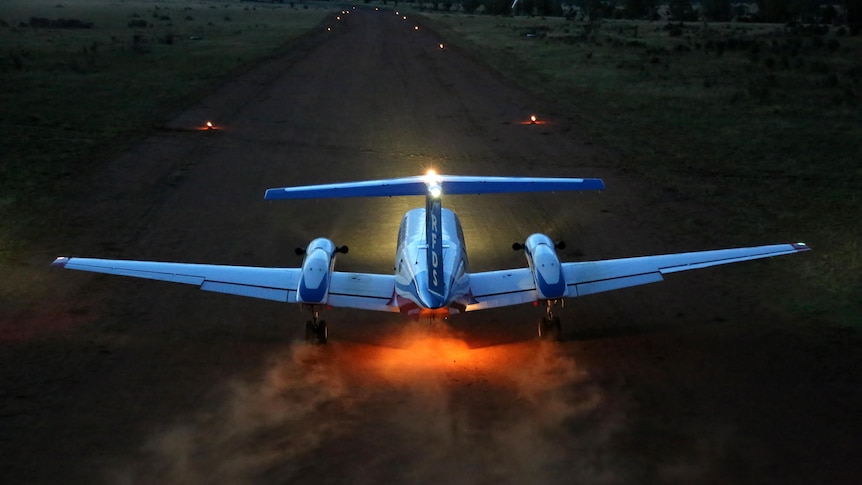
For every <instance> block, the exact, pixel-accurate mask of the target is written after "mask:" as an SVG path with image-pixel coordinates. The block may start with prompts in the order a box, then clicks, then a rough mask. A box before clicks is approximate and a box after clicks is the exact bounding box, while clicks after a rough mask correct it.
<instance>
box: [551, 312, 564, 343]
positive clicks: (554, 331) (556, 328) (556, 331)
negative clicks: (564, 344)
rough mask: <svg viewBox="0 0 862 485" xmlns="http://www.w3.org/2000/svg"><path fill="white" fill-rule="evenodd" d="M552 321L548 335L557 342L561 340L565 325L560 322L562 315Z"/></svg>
mask: <svg viewBox="0 0 862 485" xmlns="http://www.w3.org/2000/svg"><path fill="white" fill-rule="evenodd" d="M550 323H551V324H550V329H549V331H548V337H549V338H550V339H551V340H553V341H555V342H559V341H560V339H561V338H562V336H563V326H562V324H560V317H554V318H552V319H551V322H550Z"/></svg>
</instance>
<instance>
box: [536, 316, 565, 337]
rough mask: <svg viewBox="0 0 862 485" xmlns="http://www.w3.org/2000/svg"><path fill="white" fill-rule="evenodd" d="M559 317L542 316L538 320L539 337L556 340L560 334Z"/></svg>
mask: <svg viewBox="0 0 862 485" xmlns="http://www.w3.org/2000/svg"><path fill="white" fill-rule="evenodd" d="M561 333H562V332H561V325H560V317H553V318H542V319H541V320H540V321H539V338H540V339H542V340H551V341H557V340H560V334H561Z"/></svg>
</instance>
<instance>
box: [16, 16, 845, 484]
mask: <svg viewBox="0 0 862 485" xmlns="http://www.w3.org/2000/svg"><path fill="white" fill-rule="evenodd" d="M417 26H418V27H419V28H418V29H416V28H415V27H417ZM332 27H333V29H332V31H331V32H326V31H325V30H324V29H322V28H321V29H319V32H315V33H313V34H311V35H310V36H307V37H305V38H303V39H301V40H300V41H298V42H297V43H295V44H294V45H293V46H292V47H291V49H289V50H288V51H286V52H285V53H284V54H283V55H282V56H279V57H277V58H275V59H272V60H271V61H268V62H267V63H265V64H262V65H260V66H258V67H256V68H254V69H253V70H251V71H249V72H247V73H244V74H242V75H239V76H237V77H236V78H235V79H233V80H232V81H230V82H228V83H227V84H225V85H224V86H221V87H219V88H218V89H216V90H214V92H213V93H212V94H211V95H210V96H208V97H207V98H206V99H204V100H203V101H202V102H201V103H200V104H198V105H197V106H194V107H192V108H191V109H190V110H188V111H186V112H183V113H182V114H180V115H179V116H177V117H176V118H175V119H173V120H171V121H170V122H168V123H166V124H165V126H163V127H161V128H160V129H158V130H154V132H153V133H152V135H150V136H148V137H146V138H145V139H143V140H142V141H140V142H139V143H137V144H135V145H134V146H132V147H130V148H129V149H128V150H127V151H126V152H125V153H124V154H123V155H122V156H119V157H117V158H116V159H115V160H113V161H111V162H110V163H109V164H107V165H106V168H105V169H104V170H101V171H99V172H98V173H97V174H96V175H95V176H93V177H92V178H90V179H88V180H86V181H82V190H81V194H80V197H78V198H76V199H75V200H71V201H70V202H69V207H68V209H67V215H66V218H65V219H64V220H65V221H66V227H63V228H62V229H60V230H58V233H60V234H63V237H62V240H56V241H53V242H52V243H51V244H49V245H47V247H44V248H37V249H34V255H33V256H32V259H31V260H27V261H23V262H19V263H18V264H16V265H15V266H14V267H12V268H10V270H9V271H10V275H11V278H10V279H9V281H14V282H16V283H14V284H15V285H17V287H18V289H17V295H18V297H19V301H18V302H17V303H16V305H15V306H14V308H15V311H14V312H13V311H6V310H4V311H3V313H2V324H3V333H2V337H3V340H2V342H0V349H2V350H0V373H2V374H0V375H2V391H0V477H2V481H3V482H4V483H311V482H314V483H387V482H410V483H602V484H604V483H607V484H618V483H619V484H630V483H680V484H688V483H858V482H857V480H858V479H859V477H860V476H862V465H860V463H859V460H858V456H857V455H858V453H859V450H860V449H862V446H860V445H862V413H860V412H859V405H860V403H862V391H860V389H862V387H860V384H862V382H860V377H859V373H858V369H859V364H860V362H859V360H860V359H859V357H858V356H859V355H860V353H859V350H858V344H859V342H858V337H856V336H855V334H853V333H851V332H849V331H848V332H843V331H841V330H840V329H831V328H823V329H816V328H814V326H815V325H816V321H811V322H808V321H803V320H800V318H801V317H799V316H788V315H787V313H786V312H785V311H782V310H781V309H780V308H776V307H775V305H772V304H771V297H773V296H774V295H776V294H777V293H778V292H781V291H783V290H782V288H781V287H782V286H783V285H788V283H787V281H777V280H776V279H775V278H776V277H777V275H779V274H781V275H787V274H792V270H790V271H788V270H787V267H792V265H793V264H794V258H803V257H805V256H806V255H805V254H802V255H797V256H792V257H785V258H778V259H776V260H774V261H761V262H753V263H750V264H742V265H737V266H733V267H724V268H714V269H709V270H704V271H700V272H695V273H691V274H680V275H676V276H672V277H669V278H668V280H667V281H665V282H662V283H660V284H656V285H650V286H645V287H640V288H634V289H629V290H624V291H620V292H616V293H609V294H602V295H595V296H592V297H587V298H583V299H579V300H572V301H569V302H568V303H569V304H568V306H567V308H566V309H565V310H564V311H563V312H562V314H561V315H562V317H563V322H564V341H563V342H562V343H559V344H550V343H543V342H539V341H537V340H536V339H535V338H534V334H535V323H536V321H537V320H538V318H539V316H540V315H541V312H540V311H539V310H538V309H536V308H533V307H532V306H529V305H527V306H525V307H516V308H511V309H503V310H499V311H488V312H478V313H475V314H470V315H466V316H463V317H460V318H456V319H453V320H452V321H451V322H450V324H449V325H446V326H435V327H429V326H428V325H427V324H422V323H409V322H407V321H406V320H405V319H404V318H403V317H401V316H400V315H379V314H373V313H367V312H360V311H351V310H340V309H333V310H331V311H328V312H327V313H326V314H325V318H326V319H327V321H328V323H329V325H330V329H331V333H330V338H331V344H330V345H328V346H325V347H316V346H309V345H306V344H304V343H302V342H300V338H301V336H302V335H303V332H304V322H305V315H303V314H302V313H300V311H299V310H298V309H297V308H295V307H293V306H287V305H279V304H276V303H272V302H266V301H257V300H249V299H242V298H239V297H232V296H227V295H218V294H210V293H206V292H201V291H198V290H197V289H195V288H193V287H183V286H179V285H169V284H164V283H157V282H149V281H136V280H129V279H122V278H113V277H106V276H98V275H89V274H82V273H73V272H66V271H59V270H50V269H49V268H48V263H49V262H50V261H51V260H53V258H54V257H55V256H58V255H74V256H91V257H106V258H128V259H153V260H167V261H187V262H203V263H223V264H240V265H260V266H279V265H284V266H294V265H297V264H298V263H299V259H298V258H297V257H296V256H295V255H294V254H293V249H294V248H295V247H296V246H302V245H304V244H306V243H307V242H308V241H310V240H311V239H313V238H314V237H318V236H326V237H329V238H331V239H332V240H333V241H334V242H335V243H336V244H339V245H341V244H346V245H348V246H349V247H350V252H349V254H347V255H342V256H339V260H338V262H337V268H339V269H343V270H353V271H374V272H381V273H386V272H389V271H391V269H392V258H393V256H394V250H395V235H396V232H397V227H398V223H399V221H400V217H401V216H402V214H403V213H404V212H405V211H406V210H407V209H409V208H411V207H413V206H416V205H418V204H421V201H419V200H412V199H407V198H394V199H368V200H313V201H299V202H279V203H269V202H265V201H263V192H264V190H265V189H266V188H269V187H276V186H287V185H301V184H312V183H323V182H336V181H349V180H363V179H373V178H384V177H395V176H408V175H415V174H419V173H422V172H424V170H425V169H427V168H429V167H434V168H436V169H437V170H438V171H439V172H442V173H453V174H466V175H532V176H588V177H602V178H604V179H605V182H606V184H607V187H608V190H607V191H605V192H603V193H585V194H574V193H572V194H563V193H557V194H527V195H506V196H470V197H468V196H453V197H449V198H447V199H446V201H445V203H446V205H447V206H449V207H451V208H453V209H454V210H455V211H456V212H458V214H459V215H460V217H461V220H462V223H463V225H464V229H465V235H466V241H467V245H468V250H469V254H470V256H471V260H470V264H471V269H472V270H474V271H483V270H491V269H498V268H506V267H520V266H523V265H524V264H525V261H524V260H523V255H522V254H520V253H516V252H513V251H512V250H511V249H510V247H511V244H512V242H514V241H523V239H524V238H525V237H526V236H528V235H529V234H531V233H533V232H544V233H547V234H549V235H550V236H551V237H554V238H561V239H565V240H566V241H567V243H568V249H567V250H566V251H565V254H563V257H564V258H565V259H566V260H569V261H573V260H581V259H603V258H613V257H623V256H635V255H643V254H654V253H661V252H674V251H683V250H697V249H712V248H716V247H721V246H723V245H725V244H724V243H722V242H721V241H714V245H713V246H712V247H709V248H704V247H692V246H691V245H690V244H687V242H686V241H685V240H672V241H669V240H667V239H666V238H663V234H662V232H661V231H659V230H658V229H656V224H655V221H657V220H658V218H660V217H662V214H660V213H654V212H653V211H650V208H649V207H645V204H644V201H643V199H642V197H641V196H640V194H641V192H640V188H639V186H638V181H637V180H630V179H628V178H627V177H626V175H625V174H624V173H621V172H620V171H618V170H617V169H616V168H615V160H614V155H613V153H612V152H611V151H609V150H605V149H603V148H601V147H599V146H597V145H595V144H593V143H592V141H591V140H590V139H589V137H588V136H587V135H586V134H585V133H584V131H583V130H582V129H581V128H580V127H579V126H578V125H577V124H575V123H574V122H573V121H571V120H570V119H569V118H567V117H566V115H565V113H562V112H558V111H557V110H556V109H555V107H554V105H553V103H552V102H551V101H549V100H541V99H536V98H534V97H531V96H530V95H529V94H527V93H525V92H524V91H522V90H520V89H518V88H517V87H515V86H513V85H511V84H510V83H508V82H507V81H505V80H503V79H501V78H500V77H499V76H497V75H496V74H495V73H494V72H492V71H490V70H489V69H487V68H485V67H483V66H482V65H481V64H479V63H477V62H476V61H475V60H473V59H471V58H470V57H469V56H466V55H464V54H463V53H461V52H459V51H457V50H455V49H448V48H447V49H441V48H440V46H439V43H440V39H438V38H437V37H436V36H435V35H434V33H433V32H430V31H428V30H427V29H426V28H425V27H424V26H422V24H421V23H417V22H414V20H413V19H408V20H403V19H402V18H400V17H396V16H395V15H393V14H392V13H391V12H374V11H371V10H367V11H363V10H358V11H357V12H355V13H353V14H351V15H349V16H347V17H346V18H345V19H344V20H343V21H342V22H338V23H335V22H333V24H332ZM533 113H538V114H539V115H540V116H541V117H542V119H543V120H546V121H547V123H545V124H537V125H530V124H524V123H522V122H523V121H524V120H526V119H528V117H529V116H530V115H531V114H533ZM206 120H213V121H214V123H215V124H216V125H217V127H218V129H217V130H214V131H200V130H198V129H197V128H198V127H200V126H201V124H202V123H203V122H204V121H206ZM665 223H667V221H665ZM771 242H783V241H751V244H765V243H771ZM815 249H816V248H815ZM10 284H11V283H7V285H10ZM10 308H12V307H11V306H10Z"/></svg>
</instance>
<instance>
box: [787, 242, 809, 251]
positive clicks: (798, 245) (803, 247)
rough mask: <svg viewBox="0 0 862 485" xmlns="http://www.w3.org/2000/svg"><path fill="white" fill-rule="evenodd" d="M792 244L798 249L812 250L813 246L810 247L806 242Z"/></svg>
mask: <svg viewBox="0 0 862 485" xmlns="http://www.w3.org/2000/svg"><path fill="white" fill-rule="evenodd" d="M790 245H791V246H793V249H795V250H797V251H810V250H811V247H809V246H808V245H807V244H805V243H804V242H795V243H790Z"/></svg>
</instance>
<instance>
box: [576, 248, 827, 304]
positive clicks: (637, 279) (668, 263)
mask: <svg viewBox="0 0 862 485" xmlns="http://www.w3.org/2000/svg"><path fill="white" fill-rule="evenodd" d="M809 249H810V248H809V247H808V246H806V245H805V244H801V243H796V244H773V245H769V246H756V247H750V248H734V249H717V250H712V251H697V252H692V253H677V254H663V255H659V256H641V257H636V258H622V259H608V260H605V261H589V262H583V263H563V264H562V269H563V276H564V277H565V279H566V285H567V286H568V287H569V295H571V296H584V295H591V294H593V293H601V292H604V291H610V290H617V289H620V288H627V287H630V286H638V285H645V284H647V283H655V282H658V281H661V280H662V279H663V278H662V275H665V274H669V273H676V272H679V271H688V270H691V269H701V268H708V267H710V266H717V265H720V264H729V263H738V262H740V261H750V260H752V259H760V258H770V257H772V256H781V255H785V254H794V253H797V252H800V251H807V250H809Z"/></svg>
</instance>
